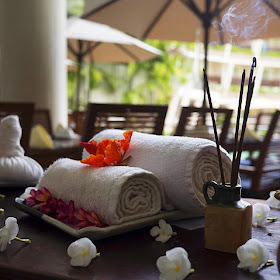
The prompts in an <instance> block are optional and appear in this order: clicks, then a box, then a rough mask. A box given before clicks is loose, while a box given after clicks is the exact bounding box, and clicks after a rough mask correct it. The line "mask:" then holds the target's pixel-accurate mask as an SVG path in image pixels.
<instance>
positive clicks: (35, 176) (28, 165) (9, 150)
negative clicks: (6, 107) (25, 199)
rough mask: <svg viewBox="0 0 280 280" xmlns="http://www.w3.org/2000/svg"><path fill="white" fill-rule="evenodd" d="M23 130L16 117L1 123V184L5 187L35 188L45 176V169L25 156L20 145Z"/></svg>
mask: <svg viewBox="0 0 280 280" xmlns="http://www.w3.org/2000/svg"><path fill="white" fill-rule="evenodd" d="M21 135H22V128H21V126H20V122H19V118H18V116H16V115H9V116H7V117H5V118H3V119H2V120H1V122H0V183H1V185H4V186H23V187H26V186H33V185H35V184H37V183H38V181H39V179H40V177H41V176H42V175H43V168H42V167H41V165H40V164H39V163H38V162H37V161H35V160H34V159H32V158H30V157H27V156H25V155H24V150H23V148H22V147H21V145H20V138H21Z"/></svg>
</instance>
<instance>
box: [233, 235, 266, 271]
mask: <svg viewBox="0 0 280 280" xmlns="http://www.w3.org/2000/svg"><path fill="white" fill-rule="evenodd" d="M236 254H237V257H238V259H239V261H240V263H239V265H238V268H245V269H249V271H250V272H255V271H256V270H257V269H258V268H259V267H260V266H261V265H262V264H266V263H267V261H268V257H269V253H268V250H267V248H266V247H265V246H264V245H263V244H262V243H261V242H260V241H259V240H257V239H249V240H248V241H247V242H246V243H245V244H244V245H242V246H240V247H239V248H238V249H237V251H236Z"/></svg>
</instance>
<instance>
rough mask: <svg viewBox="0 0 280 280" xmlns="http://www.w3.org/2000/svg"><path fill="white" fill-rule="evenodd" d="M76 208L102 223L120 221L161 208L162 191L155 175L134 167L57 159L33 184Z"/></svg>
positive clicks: (150, 214) (118, 222) (141, 215)
mask: <svg viewBox="0 0 280 280" xmlns="http://www.w3.org/2000/svg"><path fill="white" fill-rule="evenodd" d="M36 187H37V188H41V187H46V188H47V189H48V190H49V191H50V192H51V194H52V195H53V197H55V198H57V199H59V198H60V199H62V200H63V201H64V202H66V203H68V202H69V201H70V200H73V201H74V203H75V208H80V207H82V208H84V209H85V210H87V211H91V210H94V211H95V212H96V214H97V215H98V217H99V218H100V220H101V221H102V222H103V223H106V224H109V225H112V224H121V223H123V222H127V221H132V220H136V219H139V218H143V217H148V216H153V215H155V214H157V213H159V211H160V210H161V208H162V202H163V203H164V201H163V200H164V197H163V196H164V191H163V188H162V185H161V183H160V181H159V180H158V178H157V177H156V176H155V175H154V174H152V173H151V172H149V171H146V170H143V169H141V168H137V167H134V168H133V167H128V166H108V167H93V166H90V165H87V164H83V163H81V162H80V161H76V160H71V159H67V158H64V159H59V160H57V161H55V162H54V163H53V164H52V165H51V166H50V167H49V168H48V169H47V171H46V172H45V174H44V175H43V177H42V178H41V180H40V181H39V183H38V184H37V186H36Z"/></svg>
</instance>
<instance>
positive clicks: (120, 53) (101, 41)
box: [66, 18, 162, 62]
mask: <svg viewBox="0 0 280 280" xmlns="http://www.w3.org/2000/svg"><path fill="white" fill-rule="evenodd" d="M66 36H67V38H68V44H69V49H70V52H69V54H68V57H69V58H70V59H73V60H78V59H77V56H79V55H81V56H82V58H83V60H84V58H86V57H89V56H90V55H92V57H93V61H94V62H130V61H142V60H149V59H152V58H155V57H156V56H158V55H161V54H162V52H161V51H160V50H158V49H156V48H154V47H152V46H150V45H148V44H146V43H144V42H142V41H140V40H138V39H136V38H134V37H132V36H129V35H127V34H125V33H123V32H121V31H118V30H116V29H113V28H111V27H109V26H107V25H104V24H100V23H96V22H92V21H87V20H84V19H80V18H70V19H69V20H68V23H67V28H66Z"/></svg>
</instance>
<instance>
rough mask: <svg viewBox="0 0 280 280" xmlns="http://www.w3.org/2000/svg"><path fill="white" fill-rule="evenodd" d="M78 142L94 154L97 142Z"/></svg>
mask: <svg viewBox="0 0 280 280" xmlns="http://www.w3.org/2000/svg"><path fill="white" fill-rule="evenodd" d="M80 144H81V145H82V146H83V147H84V148H85V149H86V150H87V152H88V153H90V154H92V155H96V150H97V143H96V141H94V140H91V141H90V142H80Z"/></svg>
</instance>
